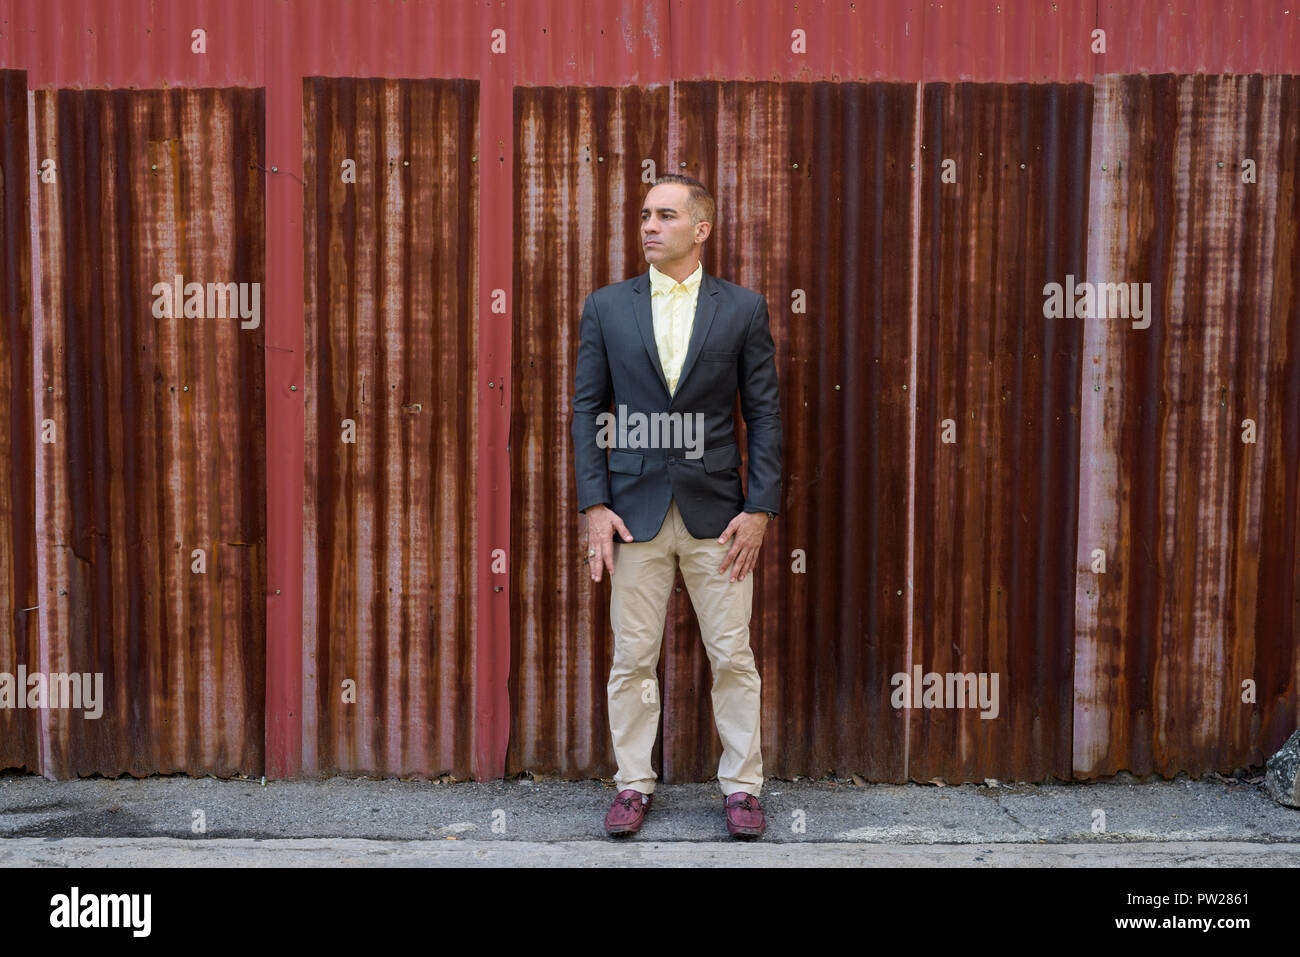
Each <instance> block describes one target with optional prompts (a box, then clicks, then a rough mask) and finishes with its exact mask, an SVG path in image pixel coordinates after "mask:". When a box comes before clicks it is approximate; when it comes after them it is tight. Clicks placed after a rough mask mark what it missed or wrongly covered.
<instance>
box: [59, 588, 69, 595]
mask: <svg viewBox="0 0 1300 957" xmlns="http://www.w3.org/2000/svg"><path fill="white" fill-rule="evenodd" d="M67 593H68V590H67V589H66V588H60V589H59V594H60V595H66V594H67Z"/></svg>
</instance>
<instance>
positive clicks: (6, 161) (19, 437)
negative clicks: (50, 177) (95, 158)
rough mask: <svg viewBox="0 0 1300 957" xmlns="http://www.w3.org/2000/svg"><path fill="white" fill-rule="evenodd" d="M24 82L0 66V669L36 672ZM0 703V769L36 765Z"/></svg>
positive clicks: (31, 743) (26, 738) (32, 727)
mask: <svg viewBox="0 0 1300 957" xmlns="http://www.w3.org/2000/svg"><path fill="white" fill-rule="evenodd" d="M30 163H31V159H30V157H29V155H28V139H27V80H26V77H25V76H24V74H23V73H21V72H20V71H17V70H3V71H0V251H2V252H0V255H2V256H3V260H0V309H2V310H3V312H2V313H0V315H2V316H3V320H2V321H3V328H4V333H3V334H2V335H0V408H3V409H4V410H5V411H4V415H3V417H2V418H0V470H2V471H0V475H2V476H3V478H0V673H3V674H5V675H7V676H11V680H13V681H14V682H15V684H14V687H13V689H12V690H13V691H14V692H15V693H16V694H17V695H22V696H23V700H24V702H25V699H26V693H27V689H26V687H25V686H24V685H20V684H18V683H17V675H18V669H19V666H22V667H23V668H25V669H26V670H27V671H38V670H39V661H38V657H39V650H38V647H37V644H38V640H39V635H40V631H39V628H38V622H39V614H40V610H39V608H37V607H36V606H37V589H36V500H35V488H34V483H33V482H32V477H33V475H34V474H35V455H36V444H35V443H36V434H35V422H34V414H35V413H34V406H33V393H32V363H31V356H32V302H31V288H32V287H31V269H32V261H31V255H32V251H31V217H30V183H31V176H30V173H29V170H30ZM18 704H19V701H18V700H17V698H16V697H15V699H14V700H7V701H5V702H4V707H2V708H0V768H22V767H25V768H27V769H29V770H31V771H40V770H41V758H40V730H41V725H40V721H39V712H36V711H32V710H26V709H24V710H15V706H16V705H18Z"/></svg>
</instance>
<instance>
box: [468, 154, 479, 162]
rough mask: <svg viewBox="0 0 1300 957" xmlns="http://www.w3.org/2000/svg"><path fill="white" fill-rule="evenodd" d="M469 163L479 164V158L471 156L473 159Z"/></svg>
mask: <svg viewBox="0 0 1300 957" xmlns="http://www.w3.org/2000/svg"><path fill="white" fill-rule="evenodd" d="M469 161H470V162H471V163H477V162H478V157H477V156H471V157H470V158H469Z"/></svg>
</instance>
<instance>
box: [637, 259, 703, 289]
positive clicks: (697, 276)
mask: <svg viewBox="0 0 1300 957" xmlns="http://www.w3.org/2000/svg"><path fill="white" fill-rule="evenodd" d="M703 278H704V263H702V262H701V263H697V264H696V265H695V272H693V273H691V274H690V275H689V276H687V277H686V280H685V281H684V282H683V283H682V285H683V286H685V287H686V290H687V291H688V292H695V290H696V288H697V287H698V286H699V285H700V281H701V280H702V279H703ZM676 285H677V280H676V279H674V278H673V277H672V276H669V275H667V274H666V273H662V272H660V271H659V270H658V269H657V268H656V267H655V265H654V263H651V264H650V286H651V290H652V291H653V292H661V293H669V292H672V290H673V287H674V286H676Z"/></svg>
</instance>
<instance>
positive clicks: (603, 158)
mask: <svg viewBox="0 0 1300 957" xmlns="http://www.w3.org/2000/svg"><path fill="white" fill-rule="evenodd" d="M596 162H597V163H603V162H605V157H603V156H597V157H596Z"/></svg>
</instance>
